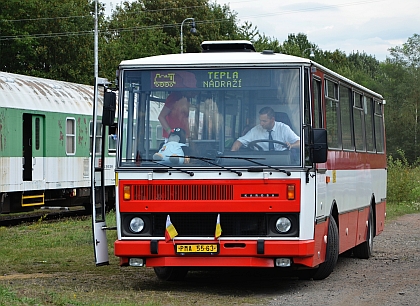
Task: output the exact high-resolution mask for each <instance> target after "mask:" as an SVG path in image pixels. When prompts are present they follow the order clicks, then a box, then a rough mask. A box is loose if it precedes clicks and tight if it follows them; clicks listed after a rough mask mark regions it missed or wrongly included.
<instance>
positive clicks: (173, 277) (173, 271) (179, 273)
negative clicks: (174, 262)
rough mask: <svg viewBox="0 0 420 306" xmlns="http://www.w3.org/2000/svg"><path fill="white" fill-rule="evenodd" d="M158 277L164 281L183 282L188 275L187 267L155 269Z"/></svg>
mask: <svg viewBox="0 0 420 306" xmlns="http://www.w3.org/2000/svg"><path fill="white" fill-rule="evenodd" d="M153 269H154V270H155V274H156V276H157V277H158V278H159V279H160V280H164V281H179V280H183V279H184V278H185V276H186V275H187V273H188V268H187V267H154V268H153Z"/></svg>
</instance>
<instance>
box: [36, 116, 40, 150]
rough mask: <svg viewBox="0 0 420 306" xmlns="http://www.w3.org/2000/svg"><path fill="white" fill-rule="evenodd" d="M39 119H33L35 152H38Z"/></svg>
mask: <svg viewBox="0 0 420 306" xmlns="http://www.w3.org/2000/svg"><path fill="white" fill-rule="evenodd" d="M39 121H40V120H39V118H36V119H35V150H39V137H40V135H39V132H40V131H39V129H40V123H39Z"/></svg>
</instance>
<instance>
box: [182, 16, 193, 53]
mask: <svg viewBox="0 0 420 306" xmlns="http://www.w3.org/2000/svg"><path fill="white" fill-rule="evenodd" d="M187 20H194V18H185V19H184V20H183V21H182V22H181V54H182V53H184V35H183V33H182V28H183V27H184V22H185V21H187Z"/></svg>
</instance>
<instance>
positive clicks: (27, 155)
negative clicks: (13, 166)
mask: <svg viewBox="0 0 420 306" xmlns="http://www.w3.org/2000/svg"><path fill="white" fill-rule="evenodd" d="M44 119H45V118H44V117H43V116H39V115H33V114H23V126H22V128H23V142H22V156H23V161H22V168H23V180H24V181H43V180H44V122H45V120H44Z"/></svg>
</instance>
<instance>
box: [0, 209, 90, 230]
mask: <svg viewBox="0 0 420 306" xmlns="http://www.w3.org/2000/svg"><path fill="white" fill-rule="evenodd" d="M90 214H91V213H90V212H89V211H87V210H85V209H84V208H83V207H81V208H79V207H72V208H71V209H69V208H63V207H61V208H58V207H57V208H51V207H46V208H41V209H36V210H34V211H30V212H21V213H14V214H0V227H2V226H4V227H9V226H16V225H19V224H23V223H32V222H37V221H40V220H42V221H51V220H58V219H64V218H71V217H80V216H88V215H90Z"/></svg>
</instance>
